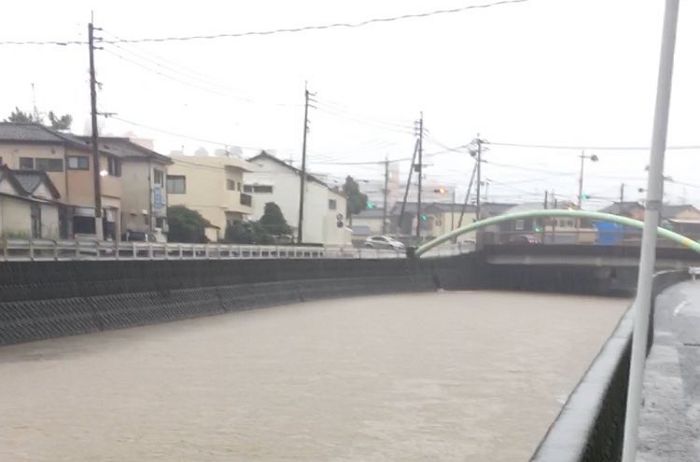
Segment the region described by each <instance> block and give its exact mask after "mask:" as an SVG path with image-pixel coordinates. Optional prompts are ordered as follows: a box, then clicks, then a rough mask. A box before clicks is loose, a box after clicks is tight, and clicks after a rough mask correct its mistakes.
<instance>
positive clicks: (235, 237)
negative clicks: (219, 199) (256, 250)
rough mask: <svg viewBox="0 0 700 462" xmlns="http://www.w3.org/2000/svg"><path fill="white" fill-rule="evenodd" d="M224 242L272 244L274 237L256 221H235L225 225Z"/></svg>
mask: <svg viewBox="0 0 700 462" xmlns="http://www.w3.org/2000/svg"><path fill="white" fill-rule="evenodd" d="M224 240H225V241H226V242H232V243H234V244H258V245H266V244H274V243H275V238H274V237H272V235H271V234H270V233H268V232H267V231H266V230H265V228H264V227H263V226H262V225H260V222H258V221H236V222H234V223H232V224H230V225H228V226H227V227H226V233H225V234H224Z"/></svg>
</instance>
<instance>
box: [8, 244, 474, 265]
mask: <svg viewBox="0 0 700 462" xmlns="http://www.w3.org/2000/svg"><path fill="white" fill-rule="evenodd" d="M471 250H473V247H470V246H469V245H462V244H459V245H449V246H441V247H438V248H436V249H433V251H431V252H430V254H429V256H447V255H457V254H460V253H464V252H469V251H471ZM405 256H406V254H405V251H404V250H399V249H395V250H394V249H375V248H366V247H364V248H362V247H351V246H346V247H341V246H325V247H320V246H319V247H312V246H289V245H279V246H277V245H243V244H241V245H239V244H218V243H212V244H181V243H170V242H169V243H158V242H111V241H94V240H57V241H54V240H47V239H34V240H25V239H6V240H2V241H0V261H58V260H222V259H268V258H272V259H275V258H365V259H376V258H405Z"/></svg>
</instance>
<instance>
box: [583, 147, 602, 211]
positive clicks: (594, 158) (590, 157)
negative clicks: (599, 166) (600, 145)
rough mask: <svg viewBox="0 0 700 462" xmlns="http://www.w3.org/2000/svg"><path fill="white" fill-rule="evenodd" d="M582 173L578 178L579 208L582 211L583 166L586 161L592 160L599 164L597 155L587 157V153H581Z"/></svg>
mask: <svg viewBox="0 0 700 462" xmlns="http://www.w3.org/2000/svg"><path fill="white" fill-rule="evenodd" d="M580 157H581V172H580V173H579V176H578V208H579V209H581V205H582V203H583V166H584V164H585V160H586V159H590V161H591V162H598V160H599V159H598V156H597V155H595V154H591V155H586V153H585V151H581V156H580Z"/></svg>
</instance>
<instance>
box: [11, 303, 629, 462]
mask: <svg viewBox="0 0 700 462" xmlns="http://www.w3.org/2000/svg"><path fill="white" fill-rule="evenodd" d="M628 303H629V302H628V301H626V300H616V299H604V298H593V297H590V298H589V297H572V296H558V295H542V294H521V293H506V292H444V293H429V294H418V295H391V296H374V297H363V298H348V299H342V300H332V301H320V302H311V303H305V304H299V305H289V306H282V307H276V308H267V309H260V310H253V311H247V312H241V313H235V314H229V315H222V316H216V317H208V318H200V319H195V320H189V321H182V322H176V323H169V324H161V325H156V326H147V327H141V328H132V329H126V330H120V331H112V332H105V333H100V334H94V335H84V336H78V337H70V338H61V339H54V340H47V341H42V342H35V343H29V344H23V345H15V346H10V347H3V348H0V426H1V428H2V431H0V460H1V461H8V462H23V461H31V462H43V461H46V462H49V461H50V462H57V461H71V462H72V461H90V462H94V461H139V462H141V461H304V462H306V461H443V460H444V461H478V462H482V461H487V462H498V461H518V462H520V461H527V460H528V458H529V456H530V455H531V454H532V452H533V451H534V449H535V447H536V446H537V444H538V442H539V440H540V439H541V438H542V436H543V435H544V433H545V432H546V430H547V428H548V426H549V425H550V423H551V422H552V420H553V419H554V417H555V416H556V414H557V413H558V411H559V409H560V407H561V405H562V403H563V400H564V399H565V398H566V396H567V395H568V393H569V392H570V391H571V390H572V389H573V387H574V386H575V384H576V383H577V381H578V379H579V378H580V377H581V375H582V374H583V373H584V371H585V369H586V367H587V366H588V364H589V363H590V361H591V360H592V359H593V357H594V356H595V354H596V353H597V352H598V350H599V348H600V346H601V345H602V343H603V342H604V340H605V339H606V338H607V336H608V335H609V334H610V332H611V331H612V329H613V327H614V325H615V324H616V322H617V320H618V319H619V318H620V317H621V315H622V313H623V311H624V310H625V308H626V306H627V305H628Z"/></svg>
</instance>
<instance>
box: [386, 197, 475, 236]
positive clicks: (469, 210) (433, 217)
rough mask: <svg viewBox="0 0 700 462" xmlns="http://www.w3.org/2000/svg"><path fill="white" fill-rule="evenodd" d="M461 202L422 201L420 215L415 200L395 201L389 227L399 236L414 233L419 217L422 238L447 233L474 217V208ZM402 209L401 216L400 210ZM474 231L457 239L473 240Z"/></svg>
mask: <svg viewBox="0 0 700 462" xmlns="http://www.w3.org/2000/svg"><path fill="white" fill-rule="evenodd" d="M462 207H463V204H456V203H445V202H422V203H421V210H420V217H418V216H417V213H418V203H417V202H406V204H405V205H404V204H403V203H402V202H397V203H396V204H394V207H393V208H392V209H391V225H392V226H391V228H392V232H393V233H395V234H398V235H400V236H411V235H415V232H416V225H417V222H418V220H419V219H420V223H421V224H420V229H421V235H422V236H423V237H424V238H433V237H437V236H441V235H443V234H446V233H449V232H450V231H452V230H453V229H456V228H458V227H459V226H460V220H461V224H462V226H465V225H467V224H469V223H472V222H474V220H475V218H476V208H475V207H474V206H473V205H471V204H469V205H467V206H466V207H464V213H462ZM402 209H403V217H402V216H401V210H402ZM474 239H475V234H474V233H467V234H463V235H461V236H459V240H474Z"/></svg>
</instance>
